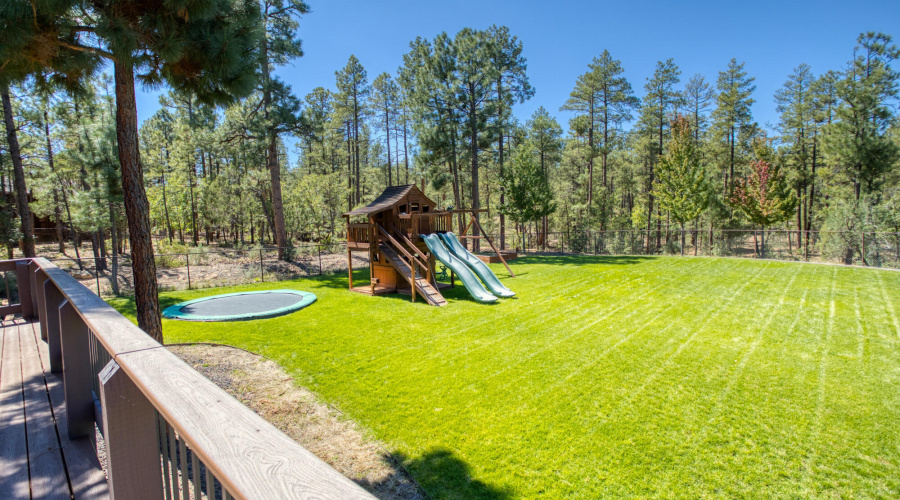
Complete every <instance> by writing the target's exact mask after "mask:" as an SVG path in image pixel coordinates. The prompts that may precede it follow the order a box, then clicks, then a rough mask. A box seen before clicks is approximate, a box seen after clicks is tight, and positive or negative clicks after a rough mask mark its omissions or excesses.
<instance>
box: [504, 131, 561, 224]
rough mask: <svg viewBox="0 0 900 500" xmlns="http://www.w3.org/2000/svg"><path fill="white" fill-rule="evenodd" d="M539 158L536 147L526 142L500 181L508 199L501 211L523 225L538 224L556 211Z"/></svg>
mask: <svg viewBox="0 0 900 500" xmlns="http://www.w3.org/2000/svg"><path fill="white" fill-rule="evenodd" d="M536 157H540V153H539V152H538V150H537V148H536V147H535V144H534V143H533V142H531V141H527V140H526V141H525V143H523V144H520V145H519V146H517V147H516V148H515V150H514V151H513V155H512V158H511V160H512V161H510V164H509V168H507V169H506V171H505V173H504V176H503V177H502V178H501V182H502V183H503V185H504V187H505V189H506V193H507V198H506V203H505V204H504V205H502V206H501V207H500V210H501V211H502V212H503V213H505V214H506V215H507V216H508V217H509V218H510V219H512V220H513V222H516V223H517V224H520V225H525V224H526V223H528V222H535V221H538V220H540V219H541V218H543V217H546V216H548V215H550V214H552V213H553V212H555V211H556V203H555V202H554V201H553V191H552V190H551V189H550V183H549V181H548V179H547V175H546V174H545V173H544V172H543V171H542V169H541V164H540V162H539V161H536Z"/></svg>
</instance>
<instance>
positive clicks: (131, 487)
mask: <svg viewBox="0 0 900 500" xmlns="http://www.w3.org/2000/svg"><path fill="white" fill-rule="evenodd" d="M11 270H15V273H16V277H17V287H18V291H19V297H20V303H19V304H13V305H6V306H2V307H0V315H6V314H16V313H21V314H22V316H23V317H25V318H26V319H33V318H37V319H39V321H40V331H41V338H42V339H44V340H45V341H46V342H47V344H48V350H49V354H50V360H49V361H50V370H51V372H55V373H61V375H62V379H63V384H64V388H65V405H66V412H67V416H68V420H67V422H68V428H67V432H68V435H69V438H70V439H77V438H90V439H92V440H93V439H95V424H96V426H97V428H98V429H99V430H100V432H101V434H102V436H103V440H104V443H105V452H106V462H107V476H108V480H109V487H110V494H111V497H112V498H114V499H129V500H130V499H163V498H164V499H175V500H177V499H181V500H188V499H194V500H200V499H201V498H207V499H219V498H221V499H222V500H225V499H231V498H235V499H251V498H259V499H277V498H374V497H372V496H371V495H370V494H368V493H367V492H366V491H365V490H363V489H362V488H360V487H359V486H358V485H357V484H355V483H353V482H352V481H350V480H349V479H347V478H345V477H344V476H342V475H341V474H339V473H338V472H337V471H335V470H334V469H332V468H331V467H330V466H329V465H328V464H326V463H325V462H323V461H321V460H320V459H318V458H317V457H316V456H314V455H313V454H312V453H310V452H309V451H307V450H306V449H305V448H303V447H302V446H300V445H299V444H297V443H296V442H295V441H293V440H291V439H290V438H289V437H288V436H286V435H285V434H283V433H282V432H281V431H279V430H278V429H276V428H275V427H274V426H272V425H271V424H269V423H268V422H266V421H265V420H264V419H263V418H262V417H260V416H259V415H257V414H256V413H254V412H253V411H252V410H250V409H249V408H247V407H246V406H244V405H242V404H241V403H240V402H238V401H237V400H235V399H234V398H232V397H231V396H229V395H228V394H227V393H226V392H225V391H224V390H222V389H220V388H219V387H217V386H216V385H215V384H213V383H212V382H210V381H209V380H208V379H206V378H205V377H203V376H202V375H201V374H199V373H198V372H196V371H195V370H194V369H192V368H191V367H190V366H188V365H187V364H186V363H184V362H183V361H182V360H180V359H179V358H178V357H176V356H175V355H174V354H172V353H170V352H169V351H168V350H167V349H166V348H165V347H163V346H162V345H161V344H159V343H158V342H156V341H155V340H153V339H152V338H151V337H150V336H148V335H147V334H146V333H144V332H143V331H142V330H140V329H139V328H138V327H137V326H135V325H134V324H133V323H131V321H129V320H128V319H127V318H125V317H124V316H122V315H121V314H119V313H118V312H117V311H116V310H115V309H113V308H112V307H110V306H109V305H108V304H106V303H105V302H104V301H103V300H101V299H100V298H99V297H98V296H97V295H95V294H94V293H93V292H91V291H90V290H88V289H87V288H85V287H84V286H83V285H81V284H80V283H78V282H77V281H76V280H75V279H73V278H72V277H71V276H69V275H68V274H67V273H65V272H64V271H63V270H61V269H59V268H57V267H56V266H55V265H53V264H51V263H50V262H49V261H47V260H45V259H42V258H37V259H20V260H15V261H0V271H4V272H8V271H11Z"/></svg>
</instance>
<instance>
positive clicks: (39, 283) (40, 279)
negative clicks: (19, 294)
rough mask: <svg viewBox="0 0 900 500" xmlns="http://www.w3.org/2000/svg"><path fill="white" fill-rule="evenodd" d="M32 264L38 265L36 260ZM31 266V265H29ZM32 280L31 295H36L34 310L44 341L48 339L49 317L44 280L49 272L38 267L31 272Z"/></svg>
mask: <svg viewBox="0 0 900 500" xmlns="http://www.w3.org/2000/svg"><path fill="white" fill-rule="evenodd" d="M31 266H37V264H35V263H34V262H32V263H31ZM29 267H30V266H29ZM31 276H32V278H33V279H32V281H31V295H32V296H33V297H35V299H36V300H35V301H34V305H35V307H34V312H35V317H36V318H37V319H38V321H39V323H38V326H39V327H40V330H41V340H43V341H44V342H46V341H47V318H46V311H45V307H46V304H45V303H44V299H45V298H46V296H45V295H44V282H45V281H46V280H47V273H45V272H44V270H43V269H41V268H40V267H38V268H37V269H35V270H33V271H32V272H31Z"/></svg>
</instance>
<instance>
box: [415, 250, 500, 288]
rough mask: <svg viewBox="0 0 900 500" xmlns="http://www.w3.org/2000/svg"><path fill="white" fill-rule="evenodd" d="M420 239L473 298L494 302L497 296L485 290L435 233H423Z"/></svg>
mask: <svg viewBox="0 0 900 500" xmlns="http://www.w3.org/2000/svg"><path fill="white" fill-rule="evenodd" d="M422 239H423V240H425V245H427V246H428V250H429V251H430V252H431V253H432V254H434V258H436V259H437V260H439V261H440V262H441V264H444V265H445V266H447V267H448V268H450V270H452V271H453V272H454V273H455V274H456V277H457V278H459V280H460V281H462V284H463V285H464V286H465V287H466V290H468V291H469V293H470V294H471V295H472V298H473V299H475V300H476V301H478V302H483V303H489V302H495V301H496V300H497V297H496V296H495V295H494V294H492V293H490V292H488V291H487V290H485V288H484V287H483V286H482V285H481V282H480V281H478V278H476V277H475V274H474V273H472V271H471V270H470V269H469V267H468V266H467V265H466V264H464V263H463V262H462V261H461V260H459V259H457V258H456V257H454V256H453V254H451V253H450V250H448V249H447V247H445V246H444V242H443V241H442V240H441V239H440V238H439V237H438V235H437V234H423V235H422Z"/></svg>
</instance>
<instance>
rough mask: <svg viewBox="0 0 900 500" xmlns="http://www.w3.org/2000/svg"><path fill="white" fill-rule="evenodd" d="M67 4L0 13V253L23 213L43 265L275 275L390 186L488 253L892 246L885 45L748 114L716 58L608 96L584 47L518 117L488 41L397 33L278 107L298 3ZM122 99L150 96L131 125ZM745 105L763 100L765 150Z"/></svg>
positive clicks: (519, 47) (615, 88) (863, 47)
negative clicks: (420, 194) (864, 241)
mask: <svg viewBox="0 0 900 500" xmlns="http://www.w3.org/2000/svg"><path fill="white" fill-rule="evenodd" d="M56 3H59V4H60V6H56ZM71 3H72V2H71V1H69V2H62V1H60V2H48V3H47V4H46V5H43V4H42V5H43V6H42V8H46V9H48V12H45V13H41V12H37V11H35V12H32V11H31V10H30V8H29V9H25V10H21V11H16V10H15V9H12V10H10V9H9V8H7V9H5V10H3V11H2V12H0V23H2V24H3V27H4V28H5V29H7V30H11V31H9V33H10V34H9V36H7V37H4V38H2V39H0V60H2V61H4V66H3V68H4V69H3V70H0V91H2V97H3V111H4V122H3V127H4V131H5V134H4V135H5V137H6V140H5V141H3V142H2V144H0V181H2V185H3V186H4V192H5V193H8V194H9V195H8V196H5V197H4V205H3V206H2V207H0V211H2V212H3V213H2V214H0V239H2V241H0V244H3V245H6V246H7V247H8V248H10V249H11V248H12V247H13V246H15V245H17V244H19V240H20V239H22V240H23V245H24V247H25V249H26V250H27V248H28V246H29V245H31V248H32V250H31V251H32V252H33V241H29V240H30V237H29V234H31V233H33V228H31V227H28V225H29V223H30V217H20V215H22V214H23V213H27V212H29V211H33V212H34V213H35V214H36V215H38V216H41V217H50V218H51V219H52V220H54V221H55V222H56V227H58V228H60V230H59V231H58V232H57V239H58V246H59V249H60V251H62V250H64V249H65V248H68V247H70V246H71V245H72V244H76V246H75V251H78V250H77V248H78V246H77V243H78V241H77V240H78V239H80V238H82V237H87V238H88V239H89V240H90V248H91V249H92V252H93V256H96V257H103V256H106V255H108V254H112V255H113V256H114V255H116V254H117V253H120V252H121V251H122V250H123V246H124V241H125V240H126V238H127V239H128V241H129V242H130V245H129V246H130V251H131V252H132V253H133V254H134V252H136V251H137V252H138V254H139V255H138V257H137V258H136V262H137V263H136V264H135V268H136V270H135V273H136V274H137V273H138V272H140V271H139V270H138V269H144V270H145V271H146V272H148V273H149V271H150V270H151V267H150V263H149V262H148V261H147V259H148V258H150V259H152V256H153V251H154V249H153V246H152V245H157V249H156V251H157V252H159V251H160V248H159V245H161V244H166V243H171V244H174V243H181V244H188V245H203V244H206V245H209V244H213V243H215V244H220V245H221V244H228V245H254V244H259V243H271V244H276V245H277V246H278V247H279V248H281V249H282V250H281V251H280V253H279V255H280V257H289V256H290V248H291V246H292V245H293V244H295V243H297V242H302V241H329V240H339V239H341V238H342V237H343V222H342V219H341V217H340V216H341V214H342V213H343V212H345V211H347V210H350V209H353V208H355V207H358V206H360V205H363V204H365V203H368V202H369V201H371V200H372V199H374V197H376V196H377V195H378V194H380V193H381V192H382V190H383V189H384V188H385V187H387V186H391V185H398V184H408V183H415V184H418V185H421V186H423V187H424V189H425V191H426V193H427V194H428V195H429V196H431V197H432V198H433V199H435V200H437V201H438V202H439V203H441V205H443V206H454V207H460V208H488V209H490V214H491V215H490V216H484V215H482V219H481V225H482V226H483V227H484V229H485V231H487V232H490V233H492V234H498V235H500V238H499V239H500V243H501V245H503V246H514V245H516V244H517V242H518V240H517V238H518V236H517V235H518V234H519V233H520V232H521V231H522V230H523V229H525V228H529V229H530V231H532V232H534V233H537V234H538V235H542V236H541V238H543V239H544V240H546V238H547V234H549V233H553V232H559V231H565V232H572V231H576V232H577V231H581V230H620V229H632V230H641V231H642V232H641V233H640V234H641V238H642V240H641V245H642V246H644V248H645V250H646V251H648V252H654V251H662V250H663V248H664V247H666V246H667V245H669V246H671V245H673V244H674V245H678V243H679V242H678V241H677V238H676V237H675V236H673V235H674V234H675V231H673V230H674V229H676V228H677V229H684V228H691V229H704V230H711V229H741V228H763V227H775V228H779V229H791V230H794V231H795V232H796V233H795V236H794V238H796V242H797V245H798V247H799V246H802V245H808V244H809V236H808V235H809V232H810V231H818V230H833V231H851V232H859V231H900V212H898V206H897V205H898V204H900V198H898V195H897V188H898V180H900V179H898V173H900V168H898V167H900V123H898V111H897V106H896V105H897V102H898V101H897V97H898V95H897V91H898V79H900V75H898V72H897V71H895V70H894V69H893V68H892V64H893V63H894V61H895V60H896V59H897V58H898V56H900V49H898V47H897V45H896V44H895V43H894V42H893V41H892V39H891V37H890V36H889V35H886V34H882V33H863V34H861V35H860V36H859V38H858V39H857V40H856V43H855V45H854V43H853V41H852V40H849V41H848V44H847V52H848V61H847V63H846V65H844V66H843V67H840V68H826V69H817V70H816V71H814V70H813V68H810V67H809V66H807V65H806V64H799V65H798V66H797V67H796V69H795V70H794V71H793V72H792V73H791V74H790V75H786V76H785V81H784V84H783V86H782V87H781V88H780V89H779V90H778V91H777V92H776V94H775V95H774V96H760V95H757V93H756V92H755V90H756V87H755V85H754V77H753V76H752V75H751V74H750V73H749V72H748V71H747V70H745V68H744V64H743V63H741V62H739V61H738V60H737V59H732V60H731V61H730V62H728V63H727V64H725V65H724V66H723V68H722V70H721V71H720V72H719V73H718V74H716V75H700V74H697V75H690V76H687V75H682V73H681V71H680V70H679V68H678V65H677V63H676V61H674V60H672V59H668V60H665V61H658V62H656V63H655V70H654V71H653V74H652V76H651V77H649V78H647V79H646V80H645V81H642V82H630V81H629V80H628V79H627V78H626V77H625V76H624V75H625V68H624V67H623V65H622V63H621V61H619V60H617V59H616V58H615V55H614V54H610V53H609V52H607V51H604V52H603V53H601V54H599V55H598V56H597V57H595V58H594V59H593V60H592V61H586V63H587V66H586V69H585V72H584V73H583V74H581V75H579V76H578V77H577V78H576V79H575V80H574V81H573V82H572V90H571V93H570V96H569V98H568V99H567V100H566V101H565V102H559V103H545V104H544V106H545V107H539V108H538V109H537V111H535V112H534V114H533V115H532V116H530V117H529V118H527V119H526V120H524V121H522V120H520V119H518V118H517V117H516V116H517V115H516V113H515V109H516V106H517V105H521V104H522V103H523V102H525V101H526V100H530V99H533V98H534V96H535V89H534V88H533V87H532V86H531V84H530V82H529V78H528V71H527V64H526V59H525V57H524V55H523V50H524V48H523V44H522V42H521V41H520V40H518V39H517V38H516V37H515V36H514V35H513V34H511V33H510V31H509V30H508V29H507V28H505V27H497V26H492V27H490V28H488V29H484V30H477V29H469V28H466V29H463V30H461V31H460V32H458V33H456V34H455V35H449V34H446V33H442V34H439V35H437V36H436V37H434V38H432V39H426V38H417V39H416V40H413V41H412V42H411V43H410V46H409V51H408V52H407V53H406V54H404V55H403V64H402V66H401V67H399V68H397V70H396V71H395V72H394V73H393V74H391V73H382V74H379V75H375V76H374V77H370V75H368V73H367V71H366V69H365V68H364V67H363V65H362V64H361V63H360V61H359V60H358V59H357V58H356V57H355V56H350V58H349V60H348V62H347V64H346V66H344V67H343V68H335V70H336V71H335V79H334V81H333V82H322V86H320V87H316V88H315V89H314V90H313V91H312V92H310V93H309V94H308V95H305V96H299V95H296V94H295V93H294V92H293V90H292V89H291V87H290V85H289V84H288V83H287V82H284V81H282V80H281V79H280V78H278V77H277V76H276V73H275V69H276V68H277V67H278V66H281V65H284V64H286V63H288V62H290V61H291V60H292V59H294V58H296V57H300V56H301V55H302V48H301V43H300V40H299V38H298V35H299V31H298V30H299V19H300V16H301V15H303V14H305V13H306V12H307V11H308V6H307V5H306V4H304V3H302V2H299V1H292V0H262V1H261V2H258V3H257V2H247V1H244V2H241V1H225V0H219V1H217V2H211V3H210V5H208V6H206V7H207V8H208V9H211V11H203V12H201V13H198V14H197V16H195V17H193V18H191V20H190V21H189V22H184V21H183V20H178V19H181V18H179V17H178V16H177V15H176V16H174V17H173V15H172V14H171V13H167V12H165V11H166V8H165V7H164V8H161V9H162V10H154V11H148V12H119V11H116V10H115V9H113V8H108V9H106V8H105V7H102V6H91V5H93V4H89V3H85V5H84V8H85V9H87V10H88V11H89V12H91V15H90V16H76V15H74V14H71V13H69V14H66V13H67V12H70V11H69V10H66V8H65V6H66V5H69V4H71ZM76 3H79V2H76ZM174 3H179V4H180V3H184V4H185V5H184V8H185V9H201V7H199V6H197V5H194V4H192V3H190V2H174ZM55 6H56V7H55ZM57 7H58V8H59V9H62V10H60V11H59V12H57V13H55V14H54V13H53V11H52V9H54V8H57ZM70 7H71V6H70ZM147 8H148V9H150V7H147ZM104 9H106V10H104ZM35 13H36V14H37V16H38V17H37V21H34V19H31V21H30V24H29V22H24V23H23V22H22V19H30V18H29V16H33V15H34V14H35ZM201 14H202V15H201ZM53 15H55V16H56V17H53ZM67 16H68V17H67ZM104 19H106V20H109V19H114V20H119V21H122V20H123V19H124V21H122V22H124V23H125V25H127V28H122V29H119V30H116V29H110V28H109V27H108V25H106V24H103V20H104ZM146 19H153V20H154V22H155V24H154V23H147V22H142V20H146ZM176 21H177V22H176ZM67 23H68V24H67ZM166 23H170V24H166ZM195 25H196V26H195ZM129 30H130V31H129ZM152 30H157V31H152ZM147 31H152V32H149V33H148V32H147ZM160 33H166V34H168V35H172V36H173V37H174V34H177V33H180V34H181V35H184V36H181V37H180V38H177V40H179V42H173V41H172V40H175V39H176V38H171V39H165V38H164V37H160V36H157V35H159V34H160ZM198 33H202V34H203V36H204V37H206V38H203V39H200V38H198V37H197V36H193V35H196V34H198ZM48 39H53V40H56V42H55V43H57V48H56V49H55V52H54V51H50V52H51V53H50V54H49V55H48V53H47V52H48V51H47V45H48V42H47V40H48ZM225 39H227V40H229V41H230V43H224V42H223V40H225ZM164 42H165V43H164ZM178 43H180V44H182V45H180V46H179V45H178ZM41 44H43V45H41ZM166 44H168V45H166ZM646 64H652V62H650V61H647V62H646ZM129 65H130V66H129ZM110 69H112V74H111V75H107V74H106V73H104V71H107V72H108V71H109V70H110ZM141 82H143V83H146V84H151V85H157V86H160V85H165V86H167V87H168V88H167V92H166V93H165V95H164V96H163V97H161V98H160V107H159V110H158V111H157V112H156V113H155V114H154V115H153V116H150V117H141V118H143V122H142V123H141V124H140V126H139V127H138V125H137V116H136V107H135V105H134V87H135V85H136V84H140V83H141ZM129 89H130V90H129ZM129 99H130V102H129ZM757 99H766V100H768V99H774V101H775V103H776V104H777V110H778V113H779V121H778V123H777V124H773V125H774V130H771V131H769V132H768V133H767V132H766V130H765V128H764V127H762V126H760V125H759V124H758V123H757V122H756V121H755V120H754V117H753V115H752V113H751V105H752V104H753V103H754V102H755V100H757ZM548 109H551V110H554V111H559V112H560V114H562V115H563V116H566V117H568V118H569V119H568V122H566V123H559V121H558V120H557V119H556V118H555V117H554V116H553V114H551V112H550V111H548ZM291 149H292V150H291ZM20 171H21V172H20ZM140 191H143V193H141V192H140ZM142 196H143V198H142ZM142 199H143V201H142ZM460 223H462V221H460ZM64 227H65V228H73V229H75V230H74V231H63V230H62V228H64ZM151 234H152V235H156V236H157V238H156V239H155V240H152V241H153V243H150V242H151V238H150V236H151ZM681 234H682V235H683V234H684V231H681ZM474 242H475V243H474V244H476V245H477V242H478V240H474ZM681 245H682V246H683V242H681ZM27 253H28V252H27V251H26V254H27ZM863 258H865V256H863ZM112 262H113V263H114V264H113V265H115V259H113V260H112ZM141 262H143V263H144V264H141ZM153 269H155V268H153ZM154 273H155V271H154ZM154 276H155V274H154ZM147 279H149V278H147ZM137 281H138V280H137V279H136V287H135V288H136V293H137V294H138V295H142V294H143V296H149V294H150V293H151V291H150V289H149V288H147V287H141V285H140V283H138V282H137ZM154 286H155V285H154ZM154 291H155V288H154ZM156 307H157V309H158V306H156ZM150 309H153V307H150ZM152 314H156V315H157V316H158V311H150V312H148V313H147V316H145V317H143V318H144V319H141V315H140V314H139V321H141V322H142V325H141V326H142V327H145V326H146V325H147V324H149V323H147V322H148V321H151V320H152V318H151V317H150V316H152ZM157 322H158V320H157ZM153 328H155V326H153V325H151V330H153ZM145 329H146V328H145ZM148 331H150V330H148Z"/></svg>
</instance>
